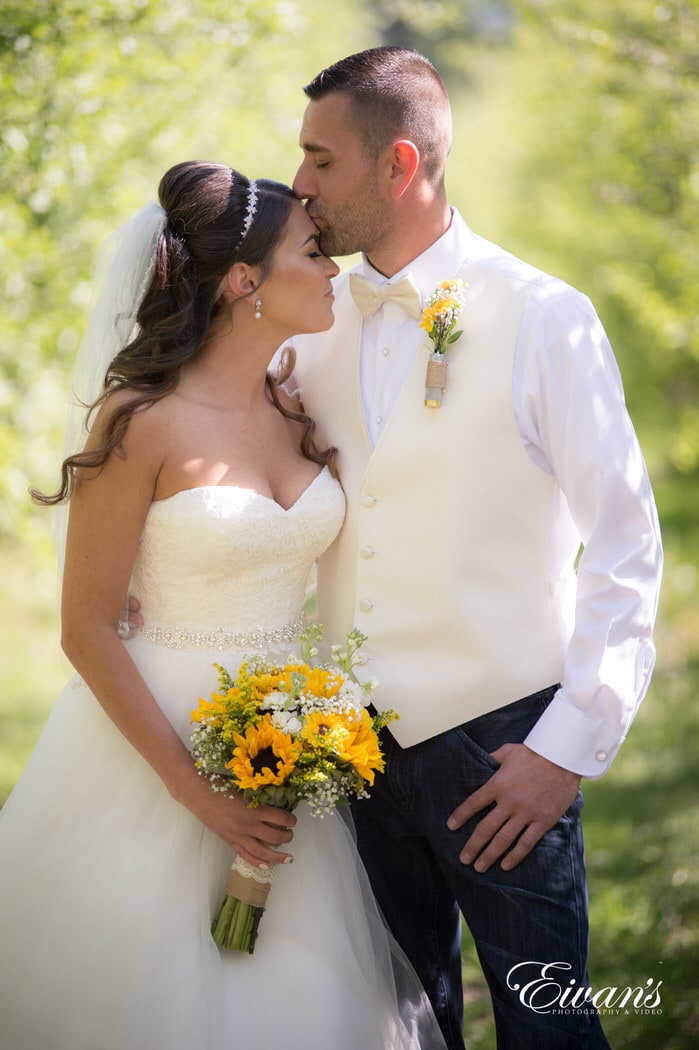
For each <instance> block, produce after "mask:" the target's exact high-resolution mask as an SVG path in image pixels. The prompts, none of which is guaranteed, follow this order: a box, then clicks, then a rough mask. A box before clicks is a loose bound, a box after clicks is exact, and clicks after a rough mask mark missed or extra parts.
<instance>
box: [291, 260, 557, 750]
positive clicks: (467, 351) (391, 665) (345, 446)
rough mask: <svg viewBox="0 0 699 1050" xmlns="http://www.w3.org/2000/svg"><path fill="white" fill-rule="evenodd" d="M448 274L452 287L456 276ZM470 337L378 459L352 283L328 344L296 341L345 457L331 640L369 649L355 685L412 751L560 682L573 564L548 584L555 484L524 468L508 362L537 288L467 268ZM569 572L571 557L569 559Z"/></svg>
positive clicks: (331, 567) (323, 429) (409, 394)
mask: <svg viewBox="0 0 699 1050" xmlns="http://www.w3.org/2000/svg"><path fill="white" fill-rule="evenodd" d="M449 276H452V275H449ZM458 276H460V277H462V278H463V279H464V280H465V281H467V282H468V289H467V300H466V305H465V308H464V311H463V313H462V315H461V320H460V327H461V328H462V329H463V335H462V336H461V338H460V339H459V341H458V342H457V343H456V344H455V345H454V346H453V347H452V348H451V349H450V351H449V355H448V356H449V373H448V386H447V390H446V393H445V395H444V398H443V402H442V406H441V407H440V408H438V409H430V408H427V407H425V406H424V404H423V402H424V387H425V368H426V363H427V357H428V354H429V347H430V343H429V340H428V339H427V337H426V336H425V347H424V349H423V350H421V351H420V352H419V353H418V355H417V358H416V360H415V362H414V365H413V367H412V371H411V372H410V374H409V376H408V378H407V380H406V382H405V385H404V387H403V389H402V392H401V395H400V398H399V400H398V403H397V405H396V407H395V409H394V411H393V413H392V415H391V417H390V419H389V420H388V422H387V424H386V426H385V430H384V432H383V433H382V435H381V438H380V440H379V442H378V444H377V445H376V448H375V450H374V452H373V454H372V450H371V446H370V443H369V439H368V436H367V431H366V427H365V424H364V418H363V413H362V404H361V394H360V385H359V342H360V334H361V331H360V329H361V318H360V316H359V313H358V311H357V309H356V307H355V306H354V303H353V301H352V298H351V295H350V293H349V287H348V281H347V278H346V276H345V277H342V278H340V279H339V280H338V281H336V282H335V284H336V304H335V317H336V320H335V324H334V326H333V329H332V331H331V332H329V333H322V334H319V335H314V336H305V337H301V338H298V339H297V340H295V345H296V349H297V355H298V356H297V375H298V378H299V382H300V386H301V396H302V398H303V401H304V406H305V409H306V411H307V412H308V413H309V414H310V415H311V416H312V417H313V418H314V419H315V420H316V421H317V423H318V433H319V437H320V440H321V441H322V442H325V443H328V444H332V445H335V446H337V448H338V449H339V451H340V456H339V470H340V478H341V481H342V484H343V486H344V489H345V493H346V496H347V516H346V520H345V524H344V526H343V529H342V531H341V533H340V535H339V537H338V538H337V540H336V541H335V543H334V544H333V545H332V547H331V548H330V549H329V550H328V551H327V553H326V554H325V555H324V556H323V558H322V559H321V562H320V565H319V569H318V616H319V619H320V620H321V622H322V623H323V625H324V628H325V637H326V640H327V641H329V642H335V641H342V640H344V637H345V635H346V633H347V631H348V630H350V628H352V626H357V627H359V628H360V629H361V630H362V631H363V632H364V633H365V634H366V635H367V636H368V641H367V642H366V643H365V645H364V651H365V653H366V654H367V655H368V657H369V659H368V661H367V663H366V664H365V665H364V667H362V668H359V669H358V677H360V678H362V679H364V678H367V677H371V676H375V677H376V678H377V679H378V680H379V689H378V691H377V694H376V704H377V707H380V708H384V707H393V708H395V709H396V711H398V712H399V715H400V720H399V721H398V722H394V723H393V725H392V726H391V729H392V732H393V734H394V736H395V737H396V739H397V740H398V742H399V743H400V744H401V745H402V746H404V747H408V746H410V745H412V744H415V743H417V742H419V741H421V740H424V739H427V738H428V737H431V736H434V735H436V734H437V733H440V732H442V731H444V730H446V729H449V728H452V727H453V726H455V725H458V724H460V723H462V722H465V721H468V720H469V719H471V718H474V717H475V716H477V715H479V714H482V713H484V712H486V711H489V710H493V709H494V708H496V707H500V706H502V705H503V704H507V703H510V702H511V701H513V700H516V699H518V698H520V697H522V696H526V695H528V694H529V693H532V692H535V691H536V690H538V689H541V688H544V687H545V686H547V685H550V684H552V683H554V682H558V681H560V678H561V674H562V667H563V653H564V650H565V646H566V644H567V640H568V637H567V636H568V633H569V628H566V627H564V625H563V617H562V615H561V613H560V609H561V607H562V606H563V605H564V604H565V592H566V591H569V589H570V588H571V587H574V583H575V580H574V576H573V573H572V565H571V566H569V569H568V572H567V573H566V578H565V579H563V580H558V579H553V578H551V570H550V563H551V537H550V530H551V519H552V504H553V500H554V499H555V498H556V496H555V487H554V481H553V479H552V478H551V477H550V476H549V475H548V474H546V473H545V472H544V471H542V470H540V469H539V468H538V467H537V466H536V465H535V464H534V463H533V462H532V460H531V459H530V457H529V456H528V455H527V453H526V451H525V450H524V448H523V446H522V442H521V439H520V437H519V435H518V433H517V430H516V426H515V419H514V414H513V407H512V363H513V354H514V348H515V342H516V337H517V332H518V328H519V324H520V319H521V316H522V312H523V310H524V307H525V305H526V302H527V298H528V296H529V295H530V294H531V289H532V285H531V282H530V281H525V280H520V279H517V278H515V277H513V276H512V275H511V274H508V273H503V272H498V271H497V269H495V270H493V269H491V268H487V270H486V269H484V268H483V267H482V266H480V265H479V264H477V263H476V264H469V263H467V264H465V265H464V267H463V268H462V270H461V272H460V274H459V275H458ZM569 560H572V559H569Z"/></svg>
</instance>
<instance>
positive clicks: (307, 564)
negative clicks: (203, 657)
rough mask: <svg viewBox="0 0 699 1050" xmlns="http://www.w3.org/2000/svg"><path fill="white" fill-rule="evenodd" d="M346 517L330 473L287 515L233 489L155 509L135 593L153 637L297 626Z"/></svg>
mask: <svg viewBox="0 0 699 1050" xmlns="http://www.w3.org/2000/svg"><path fill="white" fill-rule="evenodd" d="M344 512H345V501H344V495H343V492H342V489H341V487H340V485H339V483H338V482H337V481H335V479H334V478H333V477H332V476H331V474H330V472H329V471H328V469H327V468H324V469H323V470H322V471H321V473H320V474H319V475H318V476H317V477H316V478H315V479H314V480H313V481H312V482H311V484H310V485H309V486H308V488H307V489H306V490H305V491H304V492H303V493H302V494H301V496H300V497H299V498H298V500H297V501H296V503H295V504H294V505H293V506H292V507H290V508H289V510H284V508H283V507H281V506H280V505H279V504H278V503H275V502H274V500H272V499H269V498H268V497H266V496H262V495H260V494H259V493H257V492H254V491H252V490H250V489H241V488H236V487H235V486H204V487H203V488H194V489H186V490H184V491H182V492H178V493H176V494H175V495H174V496H171V497H170V498H168V499H164V500H160V501H158V502H156V503H153V504H152V506H151V508H150V510H149V513H148V517H147V519H146V524H145V527H144V530H143V533H142V535H141V539H140V541H139V546H138V552H137V556H136V563H135V567H134V573H133V579H132V582H131V587H130V592H131V593H132V594H134V595H135V596H136V597H137V598H138V599H139V601H140V603H141V612H142V614H143V617H144V621H145V625H146V628H147V629H149V630H151V631H152V630H154V629H163V630H168V629H171V628H173V627H175V626H177V628H178V629H180V630H181V631H184V632H187V633H192V634H194V633H196V632H201V633H210V632H212V631H224V632H231V633H240V634H246V633H248V632H250V633H251V632H254V631H257V630H259V629H260V628H266V629H277V628H280V627H282V626H283V625H284V624H286V623H288V622H290V621H293V620H296V619H298V617H299V615H300V613H301V610H302V607H303V602H304V597H305V590H306V584H307V578H308V573H309V571H310V569H311V566H312V565H313V563H314V562H315V560H316V559H317V558H318V557H319V556H320V555H321V554H322V553H323V551H324V550H325V548H326V547H328V546H329V544H330V543H332V541H333V539H334V538H335V536H336V535H337V533H338V531H339V529H340V526H341V525H342V520H343V517H344Z"/></svg>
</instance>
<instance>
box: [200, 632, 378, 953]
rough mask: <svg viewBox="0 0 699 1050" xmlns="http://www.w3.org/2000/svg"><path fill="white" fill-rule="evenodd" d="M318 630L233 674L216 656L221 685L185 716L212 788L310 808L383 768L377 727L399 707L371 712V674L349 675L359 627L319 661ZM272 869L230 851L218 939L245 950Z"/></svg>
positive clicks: (257, 801)
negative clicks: (275, 658)
mask: <svg viewBox="0 0 699 1050" xmlns="http://www.w3.org/2000/svg"><path fill="white" fill-rule="evenodd" d="M321 638H322V628H321V627H320V625H319V624H309V625H308V627H307V628H306V630H305V631H304V633H303V634H302V635H301V656H300V657H294V656H290V657H289V658H288V661H287V662H285V663H274V662H272V661H269V660H267V659H265V658H264V657H262V656H261V655H255V656H251V657H249V658H248V659H246V660H244V662H243V663H242V664H241V666H240V667H239V669H238V672H237V674H236V677H235V678H232V677H231V675H230V674H229V673H228V671H226V670H225V668H223V667H221V666H220V665H219V664H214V666H215V667H216V669H217V671H218V675H219V683H220V687H221V688H220V692H217V693H213V694H212V696H211V700H204V699H200V700H199V707H198V708H197V709H196V710H194V711H192V716H191V717H192V722H193V723H195V728H194V730H193V732H192V737H191V753H192V758H193V759H194V763H195V765H196V767H197V769H198V770H199V772H200V774H201V775H202V776H205V777H206V778H207V779H208V780H209V783H210V785H211V788H212V790H214V791H223V792H225V793H227V794H230V795H236V794H242V795H243V798H244V799H245V801H246V802H247V804H248V806H250V807H258V806H262V805H270V806H278V807H279V808H280V809H287V810H293V809H294V808H295V807H296V805H297V804H298V803H299V802H301V801H302V800H306V801H307V802H308V803H309V806H310V810H311V813H312V814H313V815H314V816H324V815H325V814H326V813H329V812H330V811H331V810H332V809H333V807H334V806H336V805H337V804H338V803H339V802H343V801H346V800H347V799H348V798H349V797H355V798H363V797H365V796H366V795H367V790H366V785H367V784H368V785H369V786H371V785H373V783H374V775H375V773H376V772H380V771H383V768H384V759H383V755H382V752H381V747H380V745H379V738H378V733H379V731H380V730H381V729H382V728H383V726H386V725H388V723H389V722H391V721H392V720H393V719H394V718H396V717H397V716H396V715H395V714H394V712H393V711H385V712H380V713H378V714H376V713H374V714H370V713H369V711H368V710H367V705H368V704H369V703H370V702H371V696H372V694H373V692H374V690H375V688H376V684H377V683H376V681H375V680H374V679H370V680H369V681H368V682H366V683H364V684H363V685H360V684H359V683H358V682H357V681H355V680H354V679H353V678H352V668H353V667H354V666H355V665H356V664H358V663H360V662H362V655H363V654H360V653H359V649H360V648H361V646H362V644H363V643H364V642H365V641H366V636H365V635H363V634H362V633H361V632H360V631H358V630H357V629H356V628H355V629H354V630H352V631H350V632H349V634H348V635H347V645H346V647H345V649H344V650H343V649H342V648H341V646H339V645H334V646H333V647H332V649H331V652H332V657H333V664H332V665H319V666H318V665H316V664H315V663H314V658H315V656H317V654H318V649H317V648H316V644H315V643H316V642H319V641H320V640H321ZM272 878H273V869H272V868H270V869H268V870H266V871H264V870H260V869H259V868H256V867H253V865H251V864H248V863H247V861H244V860H243V859H242V858H241V857H236V859H235V860H234V862H233V865H232V867H231V871H230V876H229V880H228V884H227V886H226V891H225V896H224V898H223V901H222V903H221V906H220V908H219V911H218V914H217V916H216V918H215V920H214V923H213V926H212V930H211V932H212V935H213V938H214V941H215V942H216V944H217V945H218V946H219V947H220V948H227V949H231V950H237V951H242V952H248V953H249V954H251V955H252V953H253V951H254V948H255V940H256V938H257V931H258V926H259V923H260V919H261V917H262V913H263V912H264V909H265V904H266V901H267V896H268V894H269V891H270V887H271V884H272Z"/></svg>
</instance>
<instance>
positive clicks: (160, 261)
mask: <svg viewBox="0 0 699 1050" xmlns="http://www.w3.org/2000/svg"><path fill="white" fill-rule="evenodd" d="M250 185H251V184H250V180H249V179H247V178H246V176H244V175H242V174H240V173H239V172H237V171H235V170H234V169H233V168H229V167H226V166H225V165H223V164H213V163H208V162H206V161H184V162H183V163H180V164H176V165H175V166H174V167H172V168H170V169H169V170H168V171H166V172H165V174H164V175H163V177H162V179H161V180H160V185H159V187H158V198H159V201H160V204H161V206H162V208H163V210H164V212H165V215H166V218H167V222H166V223H165V227H164V229H163V232H162V234H161V236H160V238H159V240H158V242H157V245H156V249H155V260H154V268H153V272H152V277H151V279H150V282H149V284H148V286H147V287H146V290H145V293H144V295H143V298H142V300H141V302H140V304H139V306H138V310H137V313H136V322H137V324H136V330H135V334H134V335H133V338H132V339H131V341H130V342H129V343H128V344H127V345H126V346H124V347H123V349H121V350H120V351H119V353H118V354H117V355H116V357H115V358H114V360H113V361H112V362H111V364H110V366H109V368H108V369H107V374H106V377H105V383H104V390H103V393H102V394H101V396H100V397H99V398H98V399H97V400H96V401H95V402H94V404H93V405H91V406H89V409H88V420H89V419H90V418H91V417H92V415H93V414H94V412H95V411H96V410H97V409H98V408H99V407H100V406H101V405H102V404H103V403H104V401H105V400H106V399H107V398H108V397H109V395H110V394H111V393H113V392H114V391H116V390H121V389H129V390H132V391H137V392H138V396H136V397H133V398H129V399H128V400H126V401H124V402H123V403H122V404H121V405H119V406H118V407H117V408H116V409H115V411H114V413H113V414H112V415H111V417H110V418H109V420H108V422H107V425H106V427H105V432H104V435H103V441H102V443H101V444H100V446H99V447H98V448H94V449H92V450H90V451H89V452H79V453H77V454H75V455H72V456H69V457H68V458H67V459H66V460H65V461H64V462H63V465H62V467H61V485H60V488H59V489H58V491H57V492H56V493H55V494H54V495H52V496H46V495H44V494H42V493H39V492H36V491H35V490H33V492H32V495H33V497H34V499H35V500H36V501H37V502H40V503H45V504H56V503H61V502H63V501H64V500H66V499H68V498H69V497H70V495H71V492H72V489H73V483H74V478H75V473H76V471H77V470H78V469H79V468H81V467H90V468H97V469H99V468H100V467H102V466H103V465H104V464H105V463H106V461H107V459H108V458H109V455H110V454H111V453H112V452H113V451H114V450H115V449H116V448H118V446H119V444H120V443H121V441H122V440H123V438H124V435H125V433H126V429H127V427H128V425H129V421H130V419H131V417H132V415H133V414H134V412H136V411H138V410H139V409H141V408H144V407H146V406H147V405H150V404H153V403H155V402H156V401H159V400H160V399H161V398H163V397H165V396H166V395H167V394H169V393H171V392H172V391H173V390H174V389H175V388H176V386H177V383H178V381H179V377H180V372H181V369H182V367H183V365H184V364H185V363H186V362H187V361H189V360H191V359H192V358H193V357H194V356H195V355H196V354H197V352H198V351H199V349H200V348H201V347H202V346H203V344H204V342H205V341H206V338H207V335H208V332H209V328H210V326H211V323H212V321H213V320H214V319H215V318H216V317H217V316H218V315H219V314H220V313H221V311H222V310H224V309H227V305H226V303H225V300H224V299H223V297H222V296H221V295H220V288H221V283H222V281H223V278H224V277H225V275H226V273H227V272H228V270H229V269H230V268H231V266H233V264H234V263H236V262H245V263H248V264H249V265H251V266H259V267H260V269H261V275H262V276H261V280H264V278H265V276H266V275H267V273H268V271H269V267H270V264H271V261H272V256H273V254H274V251H275V249H276V247H277V245H278V244H279V243H280V241H281V240H282V239H283V237H284V232H285V230H286V226H287V222H288V220H289V216H290V214H291V209H292V207H293V204H294V202H295V201H297V200H298V198H297V197H296V196H295V194H294V192H293V190H292V189H291V188H290V187H289V186H285V185H283V184H282V183H278V182H274V181H272V180H268V179H261V180H258V181H257V182H256V201H255V205H256V206H255V209H254V214H253V215H252V218H251V220H250V221H249V222H248V223H247V224H246V217H248V218H249V215H248V207H249V204H250V198H251V193H250ZM292 367H293V359H291V360H289V359H287V362H285V368H284V374H280V375H279V376H278V378H277V380H276V382H273V381H271V380H268V387H269V390H270V394H271V396H272V399H273V400H274V403H275V404H276V405H277V407H278V408H279V410H280V411H281V412H282V413H283V414H284V415H286V416H288V417H290V418H293V419H296V420H298V421H299V422H302V423H303V424H304V435H303V438H302V443H301V447H302V451H303V452H304V455H306V456H308V457H309V458H311V459H314V460H316V461H317V462H322V463H325V462H330V461H331V459H332V455H331V453H332V450H331V452H330V453H327V454H326V453H319V452H318V451H317V450H316V449H315V446H314V445H313V441H312V434H313V429H314V425H313V423H312V422H311V420H310V419H309V418H308V417H307V416H304V415H302V414H295V413H290V412H289V410H288V409H286V408H285V407H284V406H283V405H282V404H281V402H280V400H279V396H278V393H277V389H276V384H277V383H278V384H281V383H282V382H284V380H285V379H286V378H288V375H289V374H290V372H291V368H292Z"/></svg>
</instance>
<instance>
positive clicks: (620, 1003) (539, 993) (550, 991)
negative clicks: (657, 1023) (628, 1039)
mask: <svg viewBox="0 0 699 1050" xmlns="http://www.w3.org/2000/svg"><path fill="white" fill-rule="evenodd" d="M572 969H573V967H572V966H571V965H570V963H567V962H551V963H542V962H534V961H533V960H529V961H528V962H521V963H517V965H516V966H513V967H512V969H511V970H510V971H509V973H508V974H507V986H508V988H511V989H512V991H513V992H517V997H518V999H519V1001H520V1002H521V1003H522V1005H523V1006H526V1007H528V1008H529V1009H530V1010H533V1011H534V1013H537V1014H549V1013H560V1012H561V1011H562V1010H581V1009H585V1008H586V1007H589V1006H592V1007H594V1008H595V1009H596V1010H603V1009H604V1010H610V1011H618V1010H622V1009H627V1010H631V1009H633V1010H636V1011H638V1012H641V1011H644V1012H647V1013H651V1012H653V1011H654V1010H657V1008H658V1007H659V1006H660V986H661V984H662V983H663V982H662V981H656V980H654V979H653V978H652V977H649V978H648V980H647V981H646V982H645V984H644V985H637V986H635V987H631V986H627V987H625V988H619V987H615V986H609V987H606V988H599V989H598V990H597V991H593V990H592V988H588V987H585V986H584V985H581V984H578V982H577V981H576V980H575V979H574V978H573V979H568V975H569V974H570V971H571V970H572Z"/></svg>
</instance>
